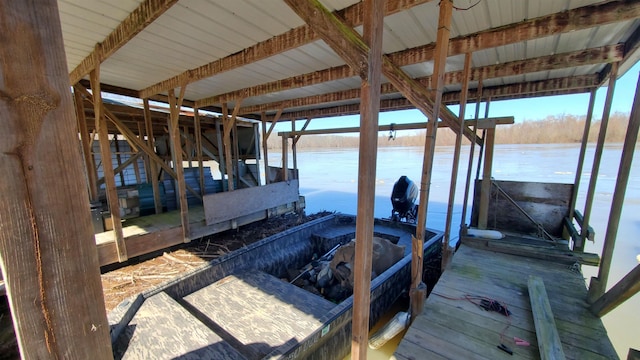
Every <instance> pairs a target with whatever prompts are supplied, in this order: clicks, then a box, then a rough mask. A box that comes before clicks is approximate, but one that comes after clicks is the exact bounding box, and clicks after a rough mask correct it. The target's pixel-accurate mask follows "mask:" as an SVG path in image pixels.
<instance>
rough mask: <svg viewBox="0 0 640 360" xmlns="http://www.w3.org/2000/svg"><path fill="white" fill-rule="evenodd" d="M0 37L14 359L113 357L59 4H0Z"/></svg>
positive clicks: (5, 250) (3, 223)
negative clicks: (17, 352) (16, 356)
mask: <svg viewBox="0 0 640 360" xmlns="http://www.w3.org/2000/svg"><path fill="white" fill-rule="evenodd" d="M0 33H2V34H3V35H2V40H1V43H2V45H1V46H0V58H1V59H2V61H1V62H2V71H0V128H1V129H2V141H0V172H1V173H2V174H3V179H2V181H0V193H1V194H2V206H1V207H0V228H2V231H1V232H0V254H2V255H1V257H2V273H3V277H4V281H5V282H6V287H7V290H8V292H9V294H10V296H8V298H7V299H8V301H9V304H10V309H11V315H10V316H11V318H12V320H13V327H14V328H15V329H16V337H17V341H18V344H19V347H20V355H21V357H22V358H23V359H56V358H58V359H63V358H73V359H95V360H99V359H110V358H111V344H110V342H109V326H108V323H107V318H106V315H105V306H104V300H103V294H102V286H101V282H100V272H99V269H98V259H97V257H96V252H95V247H94V245H93V242H92V238H93V228H92V225H91V220H90V217H89V213H88V211H87V210H88V209H89V197H88V195H87V191H86V186H85V183H84V181H83V180H82V178H83V176H84V175H83V171H82V167H81V166H82V165H81V164H82V159H81V158H80V152H79V151H78V145H79V144H78V135H77V134H78V133H77V130H76V129H77V124H76V117H75V114H74V108H73V100H72V98H71V92H70V89H69V82H68V74H67V68H66V59H65V51H64V44H63V39H62V31H61V28H60V19H59V13H58V7H57V2H56V1H47V0H44V1H38V2H28V1H2V2H0ZM7 316H9V314H7ZM79 319H81V320H80V321H79ZM5 355H9V354H5ZM0 356H2V355H0Z"/></svg>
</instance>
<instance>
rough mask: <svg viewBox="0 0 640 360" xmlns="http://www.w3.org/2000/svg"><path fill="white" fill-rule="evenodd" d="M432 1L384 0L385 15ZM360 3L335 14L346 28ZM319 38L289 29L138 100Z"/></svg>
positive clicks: (355, 21) (307, 30)
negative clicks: (343, 21) (344, 23)
mask: <svg viewBox="0 0 640 360" xmlns="http://www.w3.org/2000/svg"><path fill="white" fill-rule="evenodd" d="M428 1H431V0H391V1H385V15H392V14H395V13H398V12H401V11H403V10H406V9H410V8H411V7H413V6H416V5H419V4H423V3H425V2H428ZM362 8H363V4H362V3H356V4H354V5H352V6H349V7H348V8H346V9H343V10H341V11H338V12H337V13H336V14H337V15H338V16H340V17H341V18H343V19H344V20H345V21H346V22H347V23H348V24H349V26H351V27H352V28H353V27H356V26H359V25H362V21H363V15H362ZM317 39H318V35H317V34H316V33H315V31H314V30H313V29H312V28H311V27H310V26H308V25H303V26H299V27H297V28H295V29H292V30H289V31H287V32H285V33H283V34H280V35H276V36H274V37H272V38H270V39H268V40H265V41H262V42H259V43H257V44H255V45H253V46H251V47H248V48H246V49H244V50H243V51H241V52H237V53H235V54H232V55H229V56H226V57H224V58H221V59H218V60H215V61H213V62H210V63H208V64H205V65H202V66H200V67H197V68H195V69H191V70H188V71H185V72H183V73H181V74H178V75H176V76H174V77H172V78H170V79H167V80H164V81H161V82H159V83H157V84H155V85H152V86H149V87H147V88H146V89H143V90H141V91H140V97H141V98H144V97H149V96H151V95H155V94H157V93H160V92H163V91H165V90H167V89H169V88H171V87H177V86H180V85H181V84H189V83H192V82H195V81H198V80H202V79H205V78H208V77H211V76H214V75H216V74H220V73H222V72H225V71H229V70H233V69H236V68H239V67H241V66H244V65H248V64H250V63H253V62H256V61H259V60H263V59H266V58H269V57H271V56H274V55H277V54H280V53H282V52H285V51H287V50H292V49H295V48H297V47H300V46H302V45H304V44H308V43H311V42H313V41H315V40H317ZM233 100H235V98H234V99H215V101H214V102H211V101H210V100H207V101H206V102H205V101H202V102H200V103H197V104H196V107H199V108H202V107H205V106H208V104H209V103H220V104H221V103H225V102H229V101H233Z"/></svg>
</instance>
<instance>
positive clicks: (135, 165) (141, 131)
mask: <svg viewBox="0 0 640 360" xmlns="http://www.w3.org/2000/svg"><path fill="white" fill-rule="evenodd" d="M138 137H139V138H140V140H142V141H144V124H142V123H141V122H140V121H138ZM146 158H147V156H146V155H145V156H143V157H142V163H143V165H144V173H145V176H148V175H147V174H149V171H148V169H147V161H146ZM133 172H134V173H135V174H136V184H142V177H141V176H140V169H139V167H138V162H137V161H136V162H134V163H133Z"/></svg>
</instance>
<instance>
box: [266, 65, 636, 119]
mask: <svg viewBox="0 0 640 360" xmlns="http://www.w3.org/2000/svg"><path fill="white" fill-rule="evenodd" d="M639 72H640V63H637V64H635V65H634V66H633V67H632V68H631V69H629V70H628V71H627V72H626V73H625V74H624V75H623V76H622V77H621V78H619V79H618V81H617V82H616V87H615V91H614V97H613V102H612V109H611V111H612V113H613V112H616V111H619V112H623V113H630V112H631V105H632V104H633V96H634V94H635V88H636V83H637V82H638V73H639ZM606 94H607V87H606V86H603V87H600V88H599V89H598V91H597V93H596V102H595V108H594V115H593V118H594V121H595V120H598V119H600V118H601V117H602V111H603V108H604V100H605V97H606ZM588 105H589V93H585V94H575V95H559V96H545V97H539V98H529V99H517V100H503V101H492V102H491V104H490V105H489V117H499V116H513V117H514V118H515V122H516V123H519V122H523V121H535V120H541V119H544V118H545V117H547V116H549V115H563V114H566V115H577V116H581V115H586V113H587V108H588ZM449 108H450V109H451V111H453V113H454V114H458V112H459V106H458V105H455V106H450V107H449ZM484 111H485V108H484V105H482V106H481V107H480V114H481V117H482V116H483V115H484ZM465 114H466V115H465V117H466V118H472V117H473V116H474V114H475V104H471V105H468V106H467V110H466V112H465ZM424 121H426V119H425V117H424V116H423V115H422V113H421V112H420V111H418V110H401V111H389V112H382V113H380V120H379V124H380V125H388V124H391V123H396V124H402V123H417V122H424ZM359 122H360V116H359V115H350V116H342V117H333V118H323V119H315V120H311V123H310V124H309V126H308V127H307V129H308V130H315V129H327V128H341V127H355V126H358V125H359ZM303 125H304V121H303V120H300V121H297V122H296V129H298V130H299V129H300V128H302V126H303ZM289 130H291V123H290V122H282V123H279V124H277V125H276V131H289Z"/></svg>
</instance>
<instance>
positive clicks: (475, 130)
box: [460, 77, 482, 237]
mask: <svg viewBox="0 0 640 360" xmlns="http://www.w3.org/2000/svg"><path fill="white" fill-rule="evenodd" d="M477 94H478V98H477V99H476V113H475V117H474V120H475V125H474V126H473V135H474V136H476V134H477V133H478V117H479V116H480V103H481V102H482V77H481V78H480V80H479V81H478V90H477ZM475 149H476V142H475V139H474V141H471V145H470V148H469V164H468V165H467V180H466V183H465V185H464V200H463V203H462V216H461V217H460V219H461V220H460V237H462V236H465V235H467V206H468V204H469V189H470V187H471V172H472V171H473V153H474V152H475ZM479 161H480V160H478V162H479ZM478 166H480V164H478Z"/></svg>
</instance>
